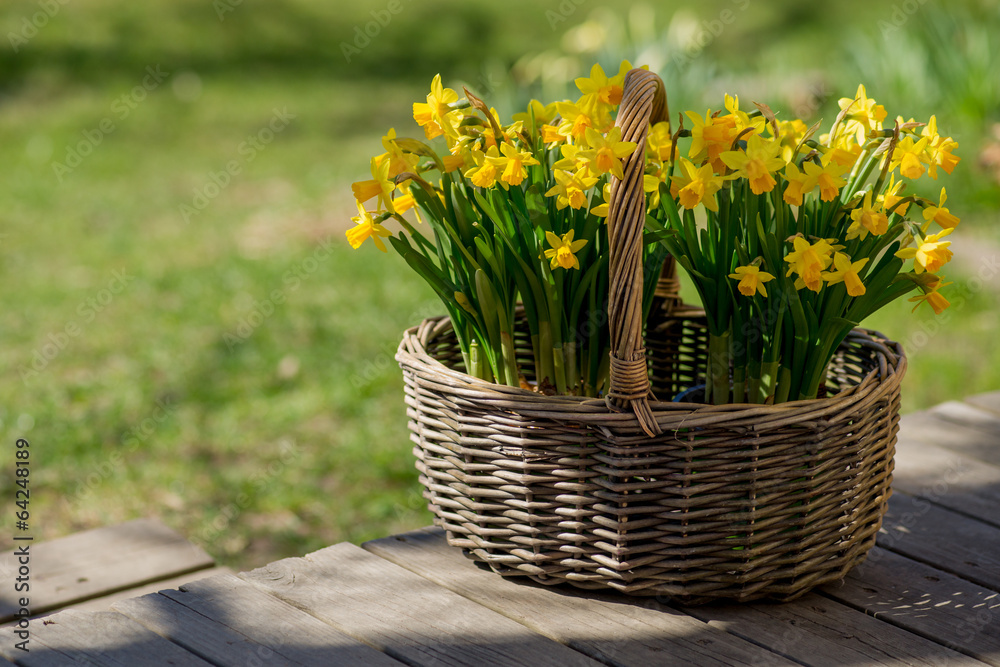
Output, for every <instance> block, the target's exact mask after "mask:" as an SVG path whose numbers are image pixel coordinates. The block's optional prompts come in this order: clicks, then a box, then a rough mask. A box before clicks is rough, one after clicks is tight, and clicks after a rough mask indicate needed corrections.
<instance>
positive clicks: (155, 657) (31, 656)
mask: <svg viewBox="0 0 1000 667" xmlns="http://www.w3.org/2000/svg"><path fill="white" fill-rule="evenodd" d="M11 632H12V631H11V630H10V629H4V630H2V631H0V653H2V654H3V655H4V657H6V658H12V659H14V660H16V661H17V663H18V664H20V665H24V666H25V667H36V666H37V667H49V666H58V667H65V666H66V665H94V664H97V665H107V666H109V667H119V666H120V667H136V665H151V664H156V665H173V666H175V667H208V665H209V663H207V662H205V661H204V660H202V659H201V658H199V657H198V656H196V655H194V654H193V653H190V652H189V651H186V650H184V649H183V648H181V647H180V646H178V645H176V644H173V643H171V642H169V641H167V640H166V639H164V638H162V637H160V636H159V635H156V634H155V633H153V632H150V631H149V630H147V629H146V628H144V627H142V626H141V625H139V624H138V623H136V622H135V621H133V620H131V619H128V618H125V617H124V616H122V615H121V614H116V613H114V612H110V611H99V612H83V611H73V610H66V611H62V612H59V613H58V614H55V615H53V616H50V617H49V618H47V619H43V620H42V621H39V622H38V623H32V624H31V643H30V644H29V648H30V649H31V651H30V652H29V653H23V652H21V651H18V652H17V654H16V655H12V654H11V651H13V650H14V649H13V648H12V647H13V640H12V637H11Z"/></svg>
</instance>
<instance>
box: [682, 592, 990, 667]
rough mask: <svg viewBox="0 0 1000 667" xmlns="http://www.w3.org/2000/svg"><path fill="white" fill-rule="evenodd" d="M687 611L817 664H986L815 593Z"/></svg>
mask: <svg viewBox="0 0 1000 667" xmlns="http://www.w3.org/2000/svg"><path fill="white" fill-rule="evenodd" d="M686 611H687V612H688V613H690V614H691V615H692V616H694V617H696V618H700V619H703V620H705V621H708V622H709V624H710V625H712V626H714V627H718V628H721V629H723V630H726V631H727V632H730V633H732V634H734V635H736V636H738V637H743V638H745V639H747V640H750V641H756V642H760V643H762V644H763V645H765V646H767V647H768V648H770V649H771V650H772V651H775V652H777V653H780V654H782V655H786V656H788V657H790V658H792V659H794V660H797V661H798V662H801V663H802V664H804V665H811V666H813V667H840V666H841V665H914V666H916V665H982V664H984V663H982V662H980V661H979V660H976V659H975V658H972V657H969V656H966V655H962V654H961V653H957V652H956V651H953V650H951V649H949V648H946V647H944V646H941V645H940V644H937V643H935V642H933V641H931V640H929V639H925V638H923V637H921V636H919V635H916V634H913V633H912V632H907V631H906V630H903V629H902V628H898V627H896V626H894V625H890V624H889V623H886V622H884V621H881V620H879V619H877V618H873V617H872V616H869V615H867V614H865V613H864V612H861V611H858V610H857V609H853V608H851V607H848V606H847V605H844V604H841V603H839V602H836V601H834V600H831V599H830V598H827V597H824V596H822V595H817V594H815V593H813V594H809V595H807V596H806V597H804V598H801V599H799V600H796V601H794V602H790V603H788V604H780V605H778V604H760V603H758V604H749V605H724V606H721V605H720V606H716V605H711V606H708V605H706V606H701V607H693V608H691V609H687V610H686Z"/></svg>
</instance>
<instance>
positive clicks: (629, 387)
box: [605, 69, 672, 436]
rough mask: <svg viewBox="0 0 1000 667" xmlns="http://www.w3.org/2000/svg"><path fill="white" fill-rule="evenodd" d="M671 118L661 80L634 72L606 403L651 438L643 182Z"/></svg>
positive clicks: (615, 202)
mask: <svg viewBox="0 0 1000 667" xmlns="http://www.w3.org/2000/svg"><path fill="white" fill-rule="evenodd" d="M667 115H668V112H667V98H666V93H665V91H664V87H663V81H662V80H661V79H660V77H658V76H657V75H656V74H654V73H652V72H650V71H647V70H642V69H633V70H631V71H629V73H628V74H626V75H625V84H624V91H623V93H622V102H621V106H620V107H619V110H618V120H617V121H616V123H615V124H616V125H617V126H618V127H620V128H621V130H622V141H634V142H635V143H636V144H637V146H636V149H635V152H633V153H632V155H630V156H628V158H625V159H624V164H623V165H622V166H623V171H624V178H622V179H621V180H619V179H618V178H616V177H615V176H612V177H611V199H610V203H609V212H608V241H609V249H610V291H609V294H608V315H609V319H610V328H611V384H610V388H609V390H608V394H607V396H606V397H605V402H606V403H607V405H608V407H609V408H610V409H612V410H615V411H617V412H623V411H625V410H626V409H628V408H631V409H632V411H633V412H634V413H635V416H636V418H637V419H638V421H639V425H640V426H641V427H642V430H643V431H645V432H646V434H647V435H649V436H653V435H657V434H659V433H660V427H659V425H658V424H657V423H656V419H655V418H654V417H653V412H652V410H651V409H650V407H649V399H650V398H651V397H652V392H651V391H650V387H649V371H648V367H647V365H646V349H645V345H644V343H643V338H642V328H643V321H642V289H643V279H642V278H643V267H642V232H643V227H644V225H645V220H646V196H645V193H644V192H643V189H642V177H643V170H644V167H645V162H646V160H645V156H646V133H647V129H648V128H649V125H650V123H651V122H652V123H658V122H660V121H662V120H667ZM671 265H672V264H671ZM654 398H655V397H654Z"/></svg>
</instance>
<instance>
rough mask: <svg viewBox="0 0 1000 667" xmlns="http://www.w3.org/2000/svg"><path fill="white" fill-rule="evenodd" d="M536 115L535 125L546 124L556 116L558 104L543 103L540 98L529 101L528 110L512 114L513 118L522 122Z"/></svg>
mask: <svg viewBox="0 0 1000 667" xmlns="http://www.w3.org/2000/svg"><path fill="white" fill-rule="evenodd" d="M532 117H534V119H535V125H536V126H538V125H546V124H548V123H549V122H550V121H552V120H553V119H554V118H555V117H556V105H555V103H553V104H542V103H541V102H539V101H538V100H531V101H530V102H528V111H522V112H521V113H516V114H514V115H513V116H511V119H512V120H514V121H517V122H521V123H525V124H526V123H527V122H528V121H530V120H531V118H532Z"/></svg>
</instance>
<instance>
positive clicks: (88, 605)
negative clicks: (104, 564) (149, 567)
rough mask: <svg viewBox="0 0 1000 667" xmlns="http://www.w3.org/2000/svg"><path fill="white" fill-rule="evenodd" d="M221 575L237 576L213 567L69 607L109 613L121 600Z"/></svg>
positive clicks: (77, 609)
mask: <svg viewBox="0 0 1000 667" xmlns="http://www.w3.org/2000/svg"><path fill="white" fill-rule="evenodd" d="M220 574H235V572H233V571H232V570H230V569H229V568H228V567H212V568H209V569H207V570H198V571H197V572H188V573H187V574H182V575H180V576H177V577H170V578H169V579H163V580H160V581H154V582H152V583H149V584H144V585H142V586H137V587H135V588H129V589H126V590H124V591H118V592H117V593H112V594H111V595H105V596H102V597H99V598H93V599H91V600H87V601H85V602H80V603H79V604H75V605H73V606H71V607H69V609H75V610H76V611H108V610H110V609H111V606H112V605H113V604H114V603H115V602H118V601H119V600H129V599H131V598H135V597H139V596H140V595H148V594H149V593H158V592H160V591H163V590H170V589H177V588H180V587H181V586H183V585H184V584H188V583H191V582H192V581H197V580H198V579H205V578H207V577H214V576H216V575H220ZM53 613H55V612H53ZM43 617H44V616H43Z"/></svg>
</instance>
